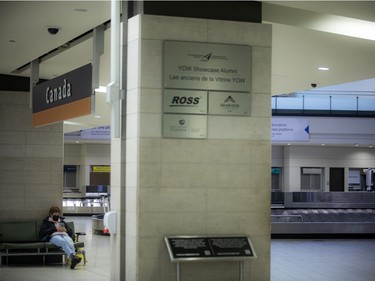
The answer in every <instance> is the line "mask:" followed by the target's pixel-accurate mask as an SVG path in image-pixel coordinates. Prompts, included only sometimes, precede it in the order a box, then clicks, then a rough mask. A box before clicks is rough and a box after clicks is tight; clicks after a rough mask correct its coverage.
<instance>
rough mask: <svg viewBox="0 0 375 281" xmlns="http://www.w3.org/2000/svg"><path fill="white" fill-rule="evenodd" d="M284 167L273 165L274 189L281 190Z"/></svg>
mask: <svg viewBox="0 0 375 281" xmlns="http://www.w3.org/2000/svg"><path fill="white" fill-rule="evenodd" d="M281 172H282V169H281V168H280V167H272V170H271V174H272V179H271V180H272V181H271V188H272V191H281V190H282V186H281V178H282V174H281Z"/></svg>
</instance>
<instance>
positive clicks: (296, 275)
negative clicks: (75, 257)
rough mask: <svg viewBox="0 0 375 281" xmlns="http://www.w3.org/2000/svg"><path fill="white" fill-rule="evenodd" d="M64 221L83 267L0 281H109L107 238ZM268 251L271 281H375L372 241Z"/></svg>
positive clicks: (18, 270) (86, 220)
mask: <svg viewBox="0 0 375 281" xmlns="http://www.w3.org/2000/svg"><path fill="white" fill-rule="evenodd" d="M67 220H73V221H74V222H75V227H76V231H84V232H86V233H87V235H86V236H82V237H81V240H82V241H84V242H85V249H86V252H87V259H88V263H87V265H86V266H85V267H80V268H77V269H75V270H71V269H69V267H67V266H61V265H53V266H51V265H47V266H3V267H1V268H0V281H51V280H53V281H66V280H75V281H110V253H109V250H108V247H109V237H107V236H101V235H93V233H92V229H91V218H90V217H68V218H67ZM271 249H272V253H271V257H272V258H271V260H272V264H271V281H375V239H374V240H318V239H317V240H273V241H272V244H271ZM207 281H214V280H207Z"/></svg>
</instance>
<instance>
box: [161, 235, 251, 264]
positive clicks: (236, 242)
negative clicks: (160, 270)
mask: <svg viewBox="0 0 375 281" xmlns="http://www.w3.org/2000/svg"><path fill="white" fill-rule="evenodd" d="M165 242H166V244H167V248H168V252H169V255H170V258H171V261H173V262H180V261H195V260H223V259H225V260H238V261H240V260H246V259H250V258H256V253H255V251H254V248H253V245H252V243H251V241H250V239H249V237H247V236H210V237H205V236H174V237H170V236H169V237H165Z"/></svg>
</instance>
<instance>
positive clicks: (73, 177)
mask: <svg viewBox="0 0 375 281" xmlns="http://www.w3.org/2000/svg"><path fill="white" fill-rule="evenodd" d="M63 184H64V188H67V189H71V188H76V187H77V166H75V165H64V183H63Z"/></svg>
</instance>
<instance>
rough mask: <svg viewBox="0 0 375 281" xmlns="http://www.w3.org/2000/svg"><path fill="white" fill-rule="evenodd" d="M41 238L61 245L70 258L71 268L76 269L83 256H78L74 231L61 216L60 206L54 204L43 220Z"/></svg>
mask: <svg viewBox="0 0 375 281" xmlns="http://www.w3.org/2000/svg"><path fill="white" fill-rule="evenodd" d="M39 233H40V238H41V240H42V241H43V242H51V243H52V244H54V245H56V246H58V247H61V248H62V249H63V251H64V252H65V253H66V255H67V257H68V258H69V259H70V268H71V269H74V268H75V267H76V265H77V264H79V263H80V262H81V258H80V257H78V256H76V250H75V248H74V242H73V239H72V238H73V235H74V233H73V231H72V230H71V229H70V228H69V226H68V225H67V224H66V223H65V222H64V218H63V217H60V208H59V207H56V206H53V207H51V208H50V209H49V215H48V217H46V218H45V219H44V220H43V223H42V225H41V227H40V231H39Z"/></svg>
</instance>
